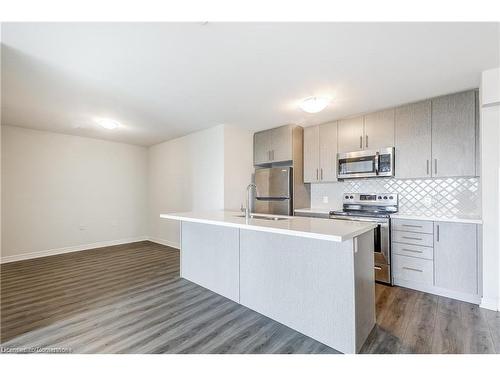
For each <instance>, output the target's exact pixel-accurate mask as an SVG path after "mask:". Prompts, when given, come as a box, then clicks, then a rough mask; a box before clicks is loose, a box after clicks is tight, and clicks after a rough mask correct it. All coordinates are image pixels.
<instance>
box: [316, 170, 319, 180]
mask: <svg viewBox="0 0 500 375" xmlns="http://www.w3.org/2000/svg"><path fill="white" fill-rule="evenodd" d="M316 180H319V170H318V168H316Z"/></svg>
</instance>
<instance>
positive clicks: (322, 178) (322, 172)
mask: <svg viewBox="0 0 500 375" xmlns="http://www.w3.org/2000/svg"><path fill="white" fill-rule="evenodd" d="M321 181H323V168H321Z"/></svg>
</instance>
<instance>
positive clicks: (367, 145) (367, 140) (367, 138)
mask: <svg viewBox="0 0 500 375" xmlns="http://www.w3.org/2000/svg"><path fill="white" fill-rule="evenodd" d="M365 143H366V148H368V134H367V135H366V141H365Z"/></svg>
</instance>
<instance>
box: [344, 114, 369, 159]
mask: <svg viewBox="0 0 500 375" xmlns="http://www.w3.org/2000/svg"><path fill="white" fill-rule="evenodd" d="M363 144H364V143H363V116H360V117H355V118H350V119H347V120H340V121H339V123H338V150H339V151H338V152H351V151H359V150H362V149H363Z"/></svg>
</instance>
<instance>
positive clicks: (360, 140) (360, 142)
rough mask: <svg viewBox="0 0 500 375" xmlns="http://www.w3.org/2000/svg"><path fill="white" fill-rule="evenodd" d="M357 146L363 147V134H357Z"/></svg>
mask: <svg viewBox="0 0 500 375" xmlns="http://www.w3.org/2000/svg"><path fill="white" fill-rule="evenodd" d="M359 148H363V136H362V135H360V136H359Z"/></svg>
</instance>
